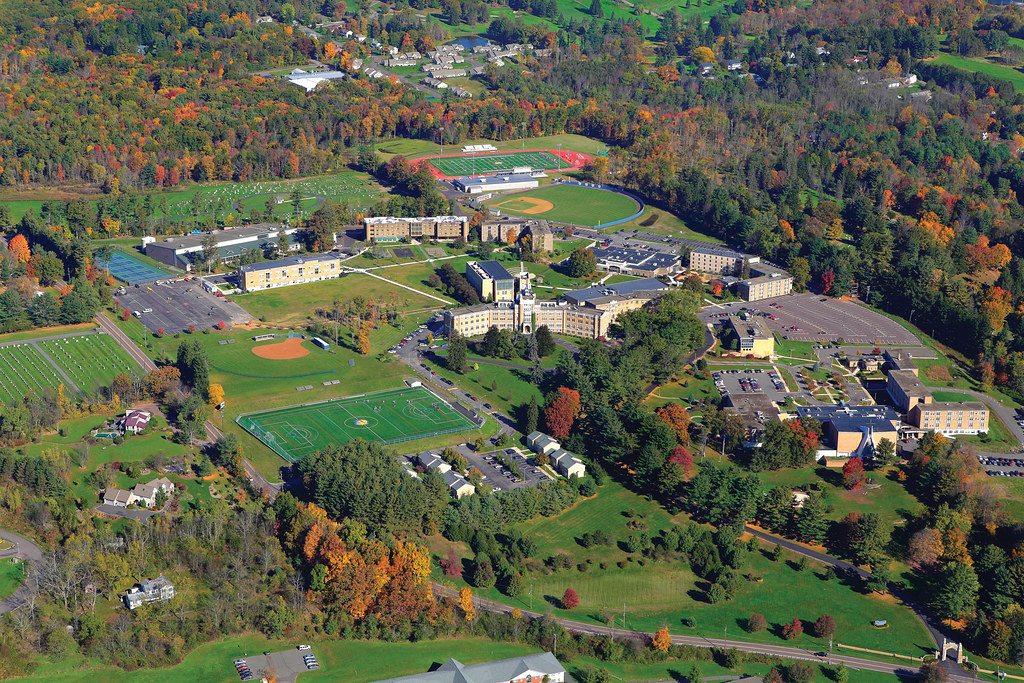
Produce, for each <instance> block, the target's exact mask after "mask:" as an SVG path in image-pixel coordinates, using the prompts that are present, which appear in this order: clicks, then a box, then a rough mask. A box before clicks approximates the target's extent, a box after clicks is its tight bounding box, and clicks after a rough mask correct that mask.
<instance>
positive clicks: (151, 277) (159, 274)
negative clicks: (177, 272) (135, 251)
mask: <svg viewBox="0 0 1024 683" xmlns="http://www.w3.org/2000/svg"><path fill="white" fill-rule="evenodd" d="M94 256H95V255H94ZM95 258H96V266H97V267H98V268H107V263H106V262H105V261H103V259H100V258H99V257H95ZM109 267H110V274H111V275H113V276H114V277H116V278H117V279H118V280H121V281H122V282H127V283H128V284H130V285H142V284H146V283H149V282H156V281H157V280H166V279H167V278H169V277H171V275H170V273H167V272H165V271H162V270H160V269H159V268H157V267H155V266H151V265H149V264H148V263H145V262H143V261H140V260H139V259H137V258H135V257H133V256H130V255H128V254H126V253H124V252H123V251H115V252H114V255H113V256H111V257H110V266H109Z"/></svg>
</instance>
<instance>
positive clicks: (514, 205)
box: [484, 184, 638, 225]
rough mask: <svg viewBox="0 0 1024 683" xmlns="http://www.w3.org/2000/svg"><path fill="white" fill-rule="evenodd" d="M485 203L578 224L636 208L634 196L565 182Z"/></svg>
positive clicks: (629, 212) (619, 215) (510, 211)
mask: <svg viewBox="0 0 1024 683" xmlns="http://www.w3.org/2000/svg"><path fill="white" fill-rule="evenodd" d="M484 203H485V204H486V205H487V206H489V207H491V208H496V209H500V210H501V211H502V212H503V213H507V214H512V215H516V216H536V217H538V218H546V219H548V220H552V221H559V222H562V223H574V224H577V225H597V224H598V223H606V222H608V221H614V220H617V219H620V218H626V217H628V216H631V215H632V214H633V213H635V212H636V210H637V208H638V206H637V203H636V202H635V201H634V200H632V199H630V198H629V197H626V196H625V195H621V194H618V193H617V192H610V191H608V190H599V189H597V188H593V187H580V186H579V185H565V184H558V185H548V186H546V187H542V188H540V189H537V190H528V191H526V192H521V193H516V194H513V195H506V196H500V197H496V198H494V199H490V200H488V201H486V202H484Z"/></svg>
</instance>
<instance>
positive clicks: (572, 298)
mask: <svg viewBox="0 0 1024 683" xmlns="http://www.w3.org/2000/svg"><path fill="white" fill-rule="evenodd" d="M516 279H517V280H518V283H519V284H518V292H517V294H516V297H515V299H514V300H513V301H497V302H494V303H489V304H477V305H475V306H465V307H462V308H452V309H449V310H447V311H445V314H444V320H445V329H446V330H447V332H448V333H449V334H450V333H451V332H453V331H454V332H458V333H459V334H461V335H462V336H464V337H477V336H480V335H482V334H484V333H485V332H487V330H488V329H489V328H490V327H492V326H494V327H497V328H498V329H499V330H517V331H519V332H522V333H523V334H531V333H532V332H533V331H534V330H536V329H537V328H538V327H541V326H547V328H548V329H549V330H551V331H552V332H555V333H559V334H570V335H573V336H576V337H583V338H588V339H598V338H600V337H604V336H606V335H607V334H608V327H609V326H610V325H611V324H612V323H613V322H615V319H616V318H617V317H618V316H619V315H620V314H622V313H625V312H626V311H632V310H635V309H637V308H640V307H642V306H643V305H644V304H646V303H647V302H649V301H651V300H652V299H656V298H658V297H660V296H661V295H662V294H664V292H665V291H666V290H668V287H667V286H666V285H665V284H664V283H662V282H660V281H659V280H655V279H653V278H648V279H644V280H632V281H630V282H621V283H618V284H614V285H601V286H597V287H590V288H588V289H579V290H575V291H571V292H566V295H565V298H564V299H558V300H549V301H540V300H538V299H537V297H536V295H535V294H534V293H533V291H532V289H531V287H530V280H529V273H526V272H525V271H523V270H522V269H521V270H520V273H519V274H518V276H517V278H516Z"/></svg>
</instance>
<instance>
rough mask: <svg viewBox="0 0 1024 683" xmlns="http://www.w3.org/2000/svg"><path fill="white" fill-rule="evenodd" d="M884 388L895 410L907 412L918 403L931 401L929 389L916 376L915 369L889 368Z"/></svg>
mask: <svg viewBox="0 0 1024 683" xmlns="http://www.w3.org/2000/svg"><path fill="white" fill-rule="evenodd" d="M885 390H886V391H887V392H888V393H889V397H890V398H891V399H892V402H893V405H895V406H896V410H898V411H899V412H901V413H908V412H910V409H911V408H913V407H914V406H916V405H918V404H920V403H931V402H932V394H931V391H930V390H929V389H928V387H926V386H925V385H924V384H922V383H921V379H920V378H919V377H918V376H917V370H916V369H914V370H890V371H889V376H888V378H887V379H886V381H885Z"/></svg>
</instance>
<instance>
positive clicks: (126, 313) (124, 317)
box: [121, 308, 132, 320]
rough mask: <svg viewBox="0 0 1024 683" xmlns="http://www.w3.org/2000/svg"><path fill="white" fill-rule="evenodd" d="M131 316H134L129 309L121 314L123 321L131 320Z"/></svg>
mask: <svg viewBox="0 0 1024 683" xmlns="http://www.w3.org/2000/svg"><path fill="white" fill-rule="evenodd" d="M131 315H132V314H131V312H130V311H129V310H128V309H127V308H126V309H124V311H123V312H122V313H121V320H127V319H128V318H130V317H131Z"/></svg>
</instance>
